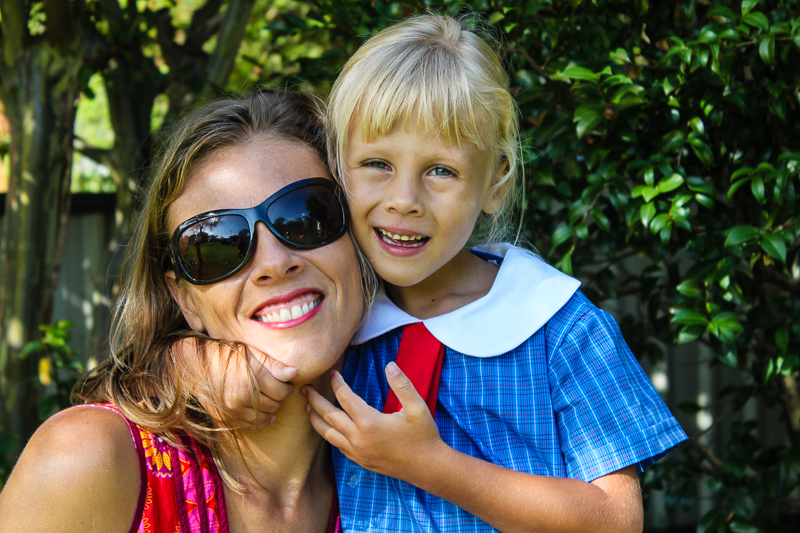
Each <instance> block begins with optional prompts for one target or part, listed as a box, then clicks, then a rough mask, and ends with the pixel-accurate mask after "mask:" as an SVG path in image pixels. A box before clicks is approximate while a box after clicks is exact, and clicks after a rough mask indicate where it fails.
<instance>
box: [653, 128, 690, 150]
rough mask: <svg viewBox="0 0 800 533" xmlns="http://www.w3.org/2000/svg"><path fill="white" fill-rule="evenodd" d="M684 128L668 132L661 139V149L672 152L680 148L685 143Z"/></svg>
mask: <svg viewBox="0 0 800 533" xmlns="http://www.w3.org/2000/svg"><path fill="white" fill-rule="evenodd" d="M683 139H684V135H683V130H680V129H678V130H674V131H671V132H670V133H667V134H666V135H665V136H664V138H663V139H662V140H661V143H660V146H659V149H660V150H661V152H662V153H668V152H672V151H674V150H677V149H678V148H680V146H681V145H682V144H683Z"/></svg>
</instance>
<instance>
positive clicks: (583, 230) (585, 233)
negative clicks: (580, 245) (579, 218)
mask: <svg viewBox="0 0 800 533" xmlns="http://www.w3.org/2000/svg"><path fill="white" fill-rule="evenodd" d="M575 235H577V236H578V238H579V239H580V240H582V241H585V240H586V239H588V238H589V226H588V225H587V224H586V221H583V222H581V223H580V224H578V225H577V226H575Z"/></svg>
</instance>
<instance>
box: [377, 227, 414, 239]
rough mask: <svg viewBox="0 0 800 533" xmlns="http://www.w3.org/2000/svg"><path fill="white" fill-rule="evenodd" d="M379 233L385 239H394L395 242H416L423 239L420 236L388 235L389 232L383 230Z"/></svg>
mask: <svg viewBox="0 0 800 533" xmlns="http://www.w3.org/2000/svg"><path fill="white" fill-rule="evenodd" d="M379 231H380V232H381V233H382V234H383V235H386V236H387V237H389V238H391V239H394V240H396V241H418V240H420V239H424V238H425V237H423V236H422V235H400V234H399V233H390V232H388V231H386V230H383V229H381V230H379Z"/></svg>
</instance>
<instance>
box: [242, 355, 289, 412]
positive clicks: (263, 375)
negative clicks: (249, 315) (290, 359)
mask: <svg viewBox="0 0 800 533" xmlns="http://www.w3.org/2000/svg"><path fill="white" fill-rule="evenodd" d="M247 350H248V354H247V361H248V363H249V364H250V369H251V370H252V372H253V376H254V377H255V379H256V383H257V384H258V390H260V391H261V393H262V394H263V395H265V396H267V397H268V398H271V399H273V400H275V401H276V402H278V404H279V405H278V407H280V402H283V401H284V400H285V399H286V398H288V397H289V396H291V394H292V393H293V392H294V385H292V384H291V383H287V381H288V380H290V379H293V378H294V377H295V376H297V369H295V368H291V367H288V366H286V365H284V364H283V363H281V362H279V361H277V360H275V359H273V358H272V357H270V356H269V355H267V354H265V353H264V352H261V351H259V350H257V349H256V348H252V347H249V346H248V347H247ZM276 410H277V409H274V410H273V411H272V412H275V411H276Z"/></svg>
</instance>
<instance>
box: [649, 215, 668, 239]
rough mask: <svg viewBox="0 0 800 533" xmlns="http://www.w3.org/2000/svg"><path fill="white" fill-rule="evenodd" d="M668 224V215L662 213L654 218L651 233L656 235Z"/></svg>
mask: <svg viewBox="0 0 800 533" xmlns="http://www.w3.org/2000/svg"><path fill="white" fill-rule="evenodd" d="M667 222H669V215H668V214H666V213H660V214H658V215H656V216H655V217H653V221H652V222H650V232H651V233H653V235H655V234H656V233H658V232H659V231H661V230H662V229H663V228H664V226H666V225H667Z"/></svg>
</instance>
